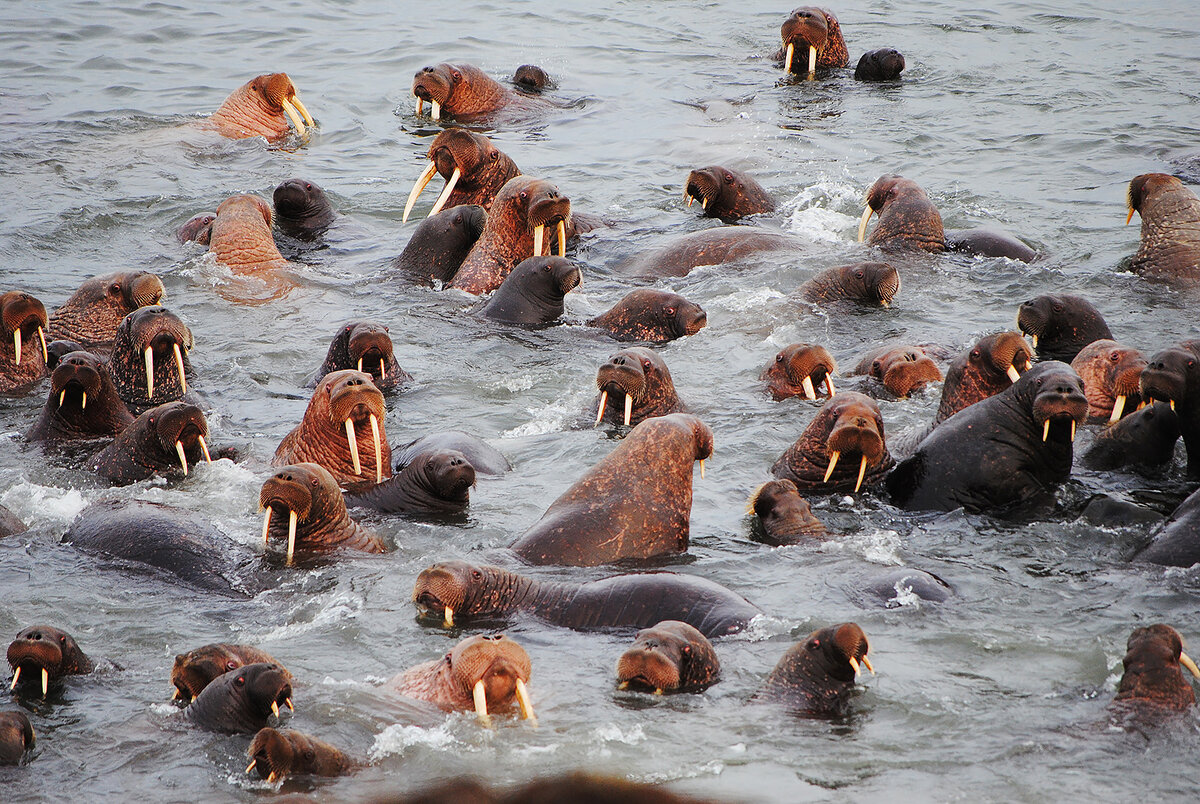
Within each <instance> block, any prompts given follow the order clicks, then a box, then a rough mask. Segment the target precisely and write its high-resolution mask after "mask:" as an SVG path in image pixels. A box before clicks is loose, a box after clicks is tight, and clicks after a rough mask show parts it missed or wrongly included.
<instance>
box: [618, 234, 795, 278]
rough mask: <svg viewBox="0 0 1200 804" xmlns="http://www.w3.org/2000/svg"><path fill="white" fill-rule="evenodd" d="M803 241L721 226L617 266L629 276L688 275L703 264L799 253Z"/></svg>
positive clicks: (689, 236) (678, 240)
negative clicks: (776, 253) (789, 252)
mask: <svg viewBox="0 0 1200 804" xmlns="http://www.w3.org/2000/svg"><path fill="white" fill-rule="evenodd" d="M800 247H801V241H800V240H798V239H797V238H795V237H792V236H790V235H786V234H784V233H782V232H773V231H770V230H767V229H760V228H757V227H753V226H717V227H715V228H712V229H705V230H703V231H700V232H692V233H691V234H686V235H681V236H679V237H675V238H672V239H670V240H668V241H667V242H666V243H664V244H662V245H661V246H658V247H656V248H653V249H650V250H649V251H644V252H642V253H641V254H637V255H635V256H633V257H631V258H629V259H627V260H624V261H623V262H621V263H619V264H618V265H617V266H616V271H617V272H618V273H621V274H625V275H627V276H635V277H643V278H645V277H659V276H687V275H688V274H689V273H690V272H691V271H692V269H693V268H697V267H699V266H701V265H724V264H726V263H736V262H740V261H742V260H745V259H747V258H749V257H752V256H754V255H756V254H762V253H764V252H770V251H783V250H788V249H794V250H798V249H799V248H800Z"/></svg>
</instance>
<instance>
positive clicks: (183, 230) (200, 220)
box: [175, 212, 217, 246]
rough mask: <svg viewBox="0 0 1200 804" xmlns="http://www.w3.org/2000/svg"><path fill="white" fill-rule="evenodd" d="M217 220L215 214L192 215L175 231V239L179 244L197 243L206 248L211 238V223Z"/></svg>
mask: <svg viewBox="0 0 1200 804" xmlns="http://www.w3.org/2000/svg"><path fill="white" fill-rule="evenodd" d="M216 219H217V213H215V212H201V213H200V214H199V215H193V216H192V217H190V218H188V220H187V222H186V223H184V224H183V225H182V226H180V227H179V228H178V229H176V230H175V239H176V240H177V241H179V242H180V243H198V244H199V245H201V246H207V245H208V241H209V239H210V238H211V237H212V223H213V221H215V220H216Z"/></svg>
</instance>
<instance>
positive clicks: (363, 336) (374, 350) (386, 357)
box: [342, 321, 393, 381]
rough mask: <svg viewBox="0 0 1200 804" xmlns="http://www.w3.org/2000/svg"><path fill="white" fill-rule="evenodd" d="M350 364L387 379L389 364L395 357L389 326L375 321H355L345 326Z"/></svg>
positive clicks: (373, 377)
mask: <svg viewBox="0 0 1200 804" xmlns="http://www.w3.org/2000/svg"><path fill="white" fill-rule="evenodd" d="M342 331H343V334H344V335H345V337H346V352H347V356H348V357H349V362H350V365H352V366H356V367H357V368H358V370H359V371H361V372H364V373H366V374H369V375H371V379H372V380H375V379H376V378H379V380H380V381H384V380H386V379H387V366H388V364H389V363H390V362H391V361H392V359H393V353H392V338H391V336H390V335H389V334H388V328H387V327H386V326H384V325H383V324H376V323H375V322H373V321H354V322H351V323H349V324H346V325H345V327H343V330H342Z"/></svg>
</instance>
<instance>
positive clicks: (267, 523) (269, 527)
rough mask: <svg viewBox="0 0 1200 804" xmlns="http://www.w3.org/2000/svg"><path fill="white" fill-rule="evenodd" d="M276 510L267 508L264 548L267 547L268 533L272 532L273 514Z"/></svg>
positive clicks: (264, 522) (264, 516)
mask: <svg viewBox="0 0 1200 804" xmlns="http://www.w3.org/2000/svg"><path fill="white" fill-rule="evenodd" d="M273 510H274V509H273V508H271V506H269V505H268V506H267V512H266V514H264V515H263V547H266V546H267V533H268V532H270V530H271V512H272V511H273Z"/></svg>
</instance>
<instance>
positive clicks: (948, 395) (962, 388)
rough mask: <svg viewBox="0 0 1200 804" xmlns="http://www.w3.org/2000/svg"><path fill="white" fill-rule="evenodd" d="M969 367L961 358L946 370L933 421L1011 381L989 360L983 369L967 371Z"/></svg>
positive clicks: (1003, 386) (957, 410)
mask: <svg viewBox="0 0 1200 804" xmlns="http://www.w3.org/2000/svg"><path fill="white" fill-rule="evenodd" d="M970 368H971V367H970V362H969V359H964V358H960V359H959V360H955V361H954V363H952V364H951V365H950V368H948V369H947V370H946V382H945V383H944V384H943V385H942V399H941V402H939V403H938V411H937V416H935V417H934V419H933V423H934V424H940V423H942V422H944V421H945V420H946V419H949V418H950V417H951V416H953V415H954V414H955V413H958V412H959V411H960V410H962V409H963V408H967V407H970V406H971V405H972V404H974V403H975V402H979V401H981V400H983V399H987V398H989V397H992V396H995V395H996V394H998V393H1000V392H1001V391H1003V390H1005V389H1006V388H1008V387H1009V386H1011V385H1012V380H1010V379H1009V378H1008V375H1007V374H1003V373H1001V372H1000V371H998V370H997V369H996V367H995V366H993V365H992V364H991V362H990V361H988V362H987V365H986V367H985V368H983V370H982V371H970V370H968V369H970ZM964 403H965V404H964Z"/></svg>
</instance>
